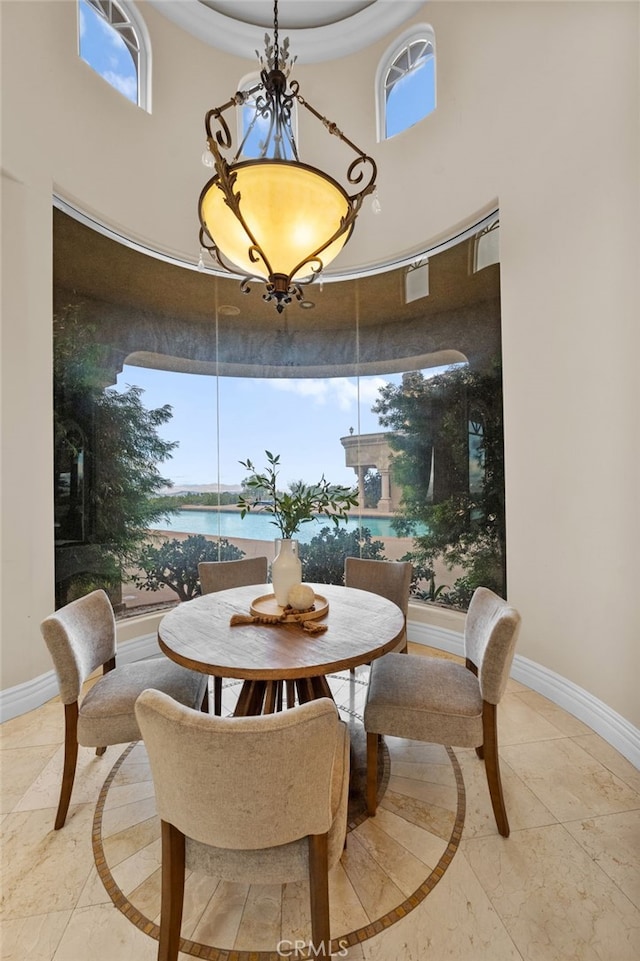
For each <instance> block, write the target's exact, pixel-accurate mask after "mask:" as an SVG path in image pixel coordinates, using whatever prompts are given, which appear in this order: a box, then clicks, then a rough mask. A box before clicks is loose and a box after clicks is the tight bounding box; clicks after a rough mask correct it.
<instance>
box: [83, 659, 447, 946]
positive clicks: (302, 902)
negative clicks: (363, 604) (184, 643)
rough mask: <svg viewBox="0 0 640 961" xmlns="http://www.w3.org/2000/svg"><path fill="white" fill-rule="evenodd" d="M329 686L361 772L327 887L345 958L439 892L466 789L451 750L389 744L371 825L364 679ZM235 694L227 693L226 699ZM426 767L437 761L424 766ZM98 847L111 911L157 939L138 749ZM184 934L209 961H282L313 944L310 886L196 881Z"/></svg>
mask: <svg viewBox="0 0 640 961" xmlns="http://www.w3.org/2000/svg"><path fill="white" fill-rule="evenodd" d="M330 684H331V687H332V691H333V693H334V697H335V698H336V703H337V704H338V707H339V708H340V712H341V715H342V717H343V718H344V720H345V721H346V722H347V724H348V725H349V728H350V732H351V740H352V772H353V774H355V778H353V777H352V784H353V783H354V781H355V790H354V792H353V797H352V798H351V799H350V808H349V836H348V843H347V847H346V849H345V851H344V854H343V856H342V858H341V861H340V863H339V864H338V865H336V867H335V868H334V869H333V870H332V872H331V874H330V879H329V884H330V903H331V930H332V934H333V938H334V940H333V950H334V952H336V953H337V952H338V951H339V950H341V949H343V950H344V949H346V948H347V947H349V948H351V947H353V946H356V945H358V944H360V943H362V942H364V941H366V940H367V939H369V938H371V937H372V936H374V935H376V934H378V933H380V932H381V931H383V930H385V929H387V928H389V927H390V926H391V925H393V924H394V923H395V922H397V921H399V920H400V919H401V918H404V917H406V916H407V914H409V913H410V912H411V911H412V910H413V909H414V908H415V907H417V905H419V904H420V903H421V902H422V901H423V900H424V899H425V898H426V897H427V895H428V894H429V893H430V891H432V890H433V888H434V887H435V886H436V884H437V883H438V882H439V881H440V879H441V878H442V877H443V875H444V874H445V872H446V870H447V868H448V867H449V865H450V864H451V861H452V859H453V857H454V855H455V853H456V851H457V849H458V846H459V844H460V840H461V836H462V830H463V826H464V816H465V793H464V783H463V779H462V773H461V770H460V765H459V763H458V760H457V758H456V756H455V754H454V752H453V751H451V750H450V749H446V748H444V747H440V746H439V745H422V744H418V742H415V744H413V752H414V754H415V758H416V760H418V759H419V760H420V763H419V764H416V763H413V762H412V760H411V754H410V753H409V754H407V744H409V745H410V746H411V744H412V742H406V741H405V742H399V741H398V742H396V739H393V738H388V739H386V741H385V750H384V751H383V752H382V756H381V763H380V769H379V783H380V790H379V797H380V807H379V809H378V813H377V815H376V817H375V819H370V818H367V817H366V812H365V808H364V795H363V787H364V773H365V767H366V764H365V752H364V746H365V736H364V731H363V729H362V724H361V720H360V718H361V713H362V708H363V702H364V695H365V693H366V675H365V674H362V673H360V674H358V675H356V677H355V678H354V677H350V676H349V675H348V674H344V675H336V676H335V677H332V678H330ZM233 686H234V685H233V683H229V685H226V686H225V697H226V698H228V699H229V700H230V699H231V697H232V696H233ZM427 755H428V757H427ZM396 757H397V762H396ZM425 760H427V761H429V762H431V763H429V764H428V765H426V766H425V764H424V761H425ZM354 767H355V771H354ZM416 772H418V774H417V776H416ZM425 772H427V773H426V775H425ZM92 842H93V850H94V859H95V863H96V868H97V871H98V874H99V876H100V879H101V881H102V883H103V884H104V886H105V889H106V891H107V893H108V894H109V897H110V898H111V900H112V901H113V903H114V904H115V906H116V907H117V908H118V910H119V911H121V912H122V914H124V915H125V917H126V918H128V920H129V921H131V922H132V923H133V924H134V925H136V927H137V928H139V929H140V930H141V931H143V932H144V933H145V934H147V935H149V936H150V937H151V938H155V939H157V938H158V936H159V927H158V922H159V913H160V824H159V819H158V818H157V816H156V813H155V804H154V796H153V783H152V780H151V772H150V769H149V766H148V761H147V756H146V751H145V748H144V745H143V744H142V743H141V742H136V743H133V744H130V745H129V746H128V747H127V748H126V749H125V750H124V751H123V753H122V754H121V756H120V757H119V758H118V759H117V761H116V763H115V764H114V766H113V768H112V770H111V772H110V773H109V775H108V777H107V779H106V781H105V783H104V785H103V787H102V790H101V792H100V795H99V798H98V802H97V805H96V811H95V817H94V823H93V835H92ZM182 934H183V940H182V943H181V946H180V950H181V951H182V952H184V953H185V954H188V955H192V956H194V957H198V958H203V959H208V961H282V957H283V955H282V952H281V953H280V954H278V952H277V950H276V949H275V948H276V945H277V944H278V942H280V941H281V940H283V941H284V942H285V943H286V944H287V945H289V944H293V943H295V942H298V943H302V942H308V940H309V937H310V918H309V912H308V885H307V883H306V882H300V883H297V884H287V885H283V886H280V885H274V886H266V885H251V886H250V885H243V884H232V883H230V882H223V881H217V880H216V879H215V878H209V877H205V876H203V875H199V876H197V875H195V874H191V875H190V876H188V877H187V879H186V883H185V912H184V919H183V926H182ZM303 956H304V955H301V954H296V957H303Z"/></svg>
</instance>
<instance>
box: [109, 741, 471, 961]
mask: <svg viewBox="0 0 640 961" xmlns="http://www.w3.org/2000/svg"><path fill="white" fill-rule="evenodd" d="M137 743H138V742H137V741H133V742H132V743H131V744H129V745H128V747H126V748H125V750H124V751H123V753H122V754H121V755H120V757H119V758H118V760H117V761H116V763H115V764H114V765H113V767H112V769H111V771H110V772H109V774H108V776H107V779H106V780H105V782H104V784H103V786H102V789H101V791H100V795H99V797H98V801H97V804H96V810H95V815H94V818H93V828H92V834H91V842H92V846H93V857H94V860H95V865H96V869H97V871H98V875H99V877H100V880H101V881H102V883H103V885H104V887H105V890H106V892H107V894H108V895H109V897H110V898H111V900H112V901H113V903H114V905H115V906H116V908H117V909H118V910H119V911H120V912H121V913H122V914H124V916H125V917H126V918H127V919H128V920H129V921H131V923H132V924H135V926H136V927H137V928H138V929H139V930H140V931H143V932H144V933H145V934H147V935H149V937H150V938H154V939H155V940H156V941H157V940H159V937H160V928H159V926H158V925H157V924H156V923H155V922H154V921H152V920H151V919H150V918H147V917H146V916H145V915H144V914H142V913H141V912H140V911H139V910H138V909H137V908H136V906H135V905H134V904H132V903H131V901H129V899H128V898H127V897H126V896H125V894H124V893H123V892H122V891H121V890H120V888H119V887H118V885H117V883H116V881H115V879H114V877H113V875H112V874H111V871H110V869H109V865H108V864H107V860H106V857H105V854H104V847H103V844H102V819H103V814H104V806H105V803H106V800H107V795H108V793H109V788H110V787H111V784H112V782H113V779H114V778H115V776H116V774H117V773H118V771H119V770H120V768H121V766H122V764H123V763H124V762H125V761H126V759H127V757H128V756H129V754H130V753H131V751H132V750H133V748H134V747H135V746H136V744H137ZM446 751H447V754H448V756H449V760H450V761H451V766H452V768H453V772H454V776H455V781H456V790H457V804H456V816H455V821H454V824H453V830H452V831H451V835H450V837H449V841H448V843H447V846H446V848H445V850H444V852H443V854H442V855H441V857H440V859H439V861H438V863H437V864H436V866H435V868H433V870H432V871H431V872H430V874H429V875H428V876H427V877H426V878H425V880H424V881H423V882H422V884H420V885H419V886H418V887H417V888H416V890H415V891H414V892H413V894H411V895H410V896H409V897H408V898H406V899H405V900H404V901H403V902H402V903H401V904H399V905H398V906H397V907H395V908H393V910H391V911H388V912H387V913H386V914H383V915H382V916H381V917H380V918H377V919H376V920H375V921H372V922H370V923H369V924H367V925H364V926H363V927H360V928H356V929H355V930H354V931H350V932H349V933H348V934H343V935H341V936H340V937H339V938H334V939H332V951H334V952H336V953H337V952H338V951H339V950H340V949H343V948H346V947H351V946H352V945H356V944H361V943H362V942H363V941H366V940H368V939H369V938H372V937H373V936H374V935H376V934H380V932H381V931H384V930H386V929H387V928H390V927H391V925H393V924H395V923H396V922H397V921H400V920H401V919H402V918H404V917H406V916H407V914H409V913H410V912H411V911H413V909H414V908H416V907H417V906H418V905H419V904H421V903H422V901H424V899H425V898H426V897H427V895H428V894H429V893H430V892H431V891H433V889H434V888H435V886H436V884H438V882H439V881H440V880H441V878H442V877H443V876H444V874H445V872H446V870H447V868H448V867H449V865H450V864H451V862H452V860H453V858H454V855H455V853H456V851H457V850H458V847H459V845H460V840H461V838H462V830H463V827H464V820H465V813H466V795H465V789H464V781H463V778H462V771H461V769H460V764H459V762H458V759H457V757H456V756H455V754H454V752H453V750H452V749H451V748H450V747H447V748H446ZM384 755H385V761H384V768H386V780H388V777H389V767H390V765H389V755H388V751H387V750H386V749H385V751H384ZM383 783H384V785H385V786H386V781H385V780H384V773H383ZM362 820H364V818H362V819H356V823H354V824H352V823H350V824H349V826H348V827H349V830H352V829H353V827H356V826H357V824H360V823H361V822H362ZM180 951H183V952H184V953H185V954H190V955H192V957H195V958H202V959H203V961H282V955H281V954H278V952H276V951H236V950H233V949H228V948H226V949H222V948H216V947H214V946H213V945H209V944H202V943H201V942H199V941H191V940H190V939H187V938H181V940H180ZM296 957H298V959H299V961H303V959H304V957H305V956H304V955H302V954H299V955H296ZM307 957H308V958H312V957H313V955H312V954H309V955H307Z"/></svg>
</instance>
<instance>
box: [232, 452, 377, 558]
mask: <svg viewBox="0 0 640 961" xmlns="http://www.w3.org/2000/svg"><path fill="white" fill-rule="evenodd" d="M265 454H266V456H267V463H268V466H267V468H266V470H265V471H264V472H263V473H259V472H258V471H257V470H256V467H255V465H254V464H253V463H252V461H250V460H249V458H247V460H246V461H242V460H241V461H240V464H241V465H242V466H243V467H245V468H246V469H247V470H248V471H250V474H249V477H248V478H247V479H246V480H245V481H244V483H243V487H244V493H242V494H240V495H239V497H238V503H237V506H238V507H239V508H240V516H241V517H245V515H246V514H248V513H249V512H250V511H252V510H257V511H260V512H262V513H264V514H271V515H273V520H272V521H271V523H272V524H274V525H275V526H276V527H277V528H278V530H279V531H280V536H281V537H282V538H284V539H288V538H291V537H293V536H294V535H295V534H297V532H298V531H299V530H300V527H301V525H302V524H307V523H308V522H309V521H312V520H315V518H316V517H326V518H327V519H328V520H330V521H331V522H332V523H333V524H335V526H336V527H338V525H339V524H340V521H343V520H346V519H347V518H348V516H349V508H350V507H357V504H358V491H357V489H356V488H354V487H353V488H352V487H343V486H342V485H341V484H330V483H329V481H327V480H325V477H324V474H323V475H322V477H321V478H320V480H319V481H318V483H317V484H305V483H304V481H301V480H300V481H294V482H293V483H292V484H290V485H289V490H288V491H284V492H283V491H279V490H278V469H277V468H278V467H279V466H280V455H279V454H272V453H271V451H268V450H266V451H265ZM258 498H259V499H258Z"/></svg>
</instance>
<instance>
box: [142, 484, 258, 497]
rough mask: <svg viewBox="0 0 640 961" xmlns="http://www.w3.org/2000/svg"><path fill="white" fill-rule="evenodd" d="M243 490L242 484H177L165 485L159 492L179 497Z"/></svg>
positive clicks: (232, 492) (231, 492)
mask: <svg viewBox="0 0 640 961" xmlns="http://www.w3.org/2000/svg"><path fill="white" fill-rule="evenodd" d="M241 490H242V486H241V485H240V484H180V485H178V484H176V486H175V487H163V488H162V490H161V491H159V493H160V494H161V495H162V496H164V495H169V496H171V495H173V496H174V497H178V496H179V495H180V494H218V493H222V492H224V491H228V492H229V493H230V494H236V493H238V492H239V491H241Z"/></svg>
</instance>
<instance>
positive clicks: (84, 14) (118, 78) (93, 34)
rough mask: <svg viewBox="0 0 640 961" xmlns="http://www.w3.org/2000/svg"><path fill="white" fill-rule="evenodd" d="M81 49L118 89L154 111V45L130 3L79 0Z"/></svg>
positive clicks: (88, 60)
mask: <svg viewBox="0 0 640 961" xmlns="http://www.w3.org/2000/svg"><path fill="white" fill-rule="evenodd" d="M78 53H79V55H80V57H81V58H82V59H83V60H84V61H85V63H87V64H89V66H90V67H92V69H93V70H95V72H96V73H97V74H99V75H100V76H101V77H102V78H103V79H104V80H106V81H107V83H108V84H110V85H111V86H112V87H113V88H114V89H115V90H117V91H118V92H119V93H121V94H122V95H123V97H126V98H127V100H130V101H131V102H132V103H135V104H137V105H138V106H139V107H142V108H143V109H144V110H147V111H148V112H149V113H150V112H151V74H150V69H151V46H150V43H149V35H148V33H147V29H146V26H145V24H144V22H143V20H142V19H141V18H140V16H139V14H138V13H137V12H136V11H135V10H134V9H133V6H132V5H131V4H129V3H126V2H124V0H122V2H119V3H115V2H114V0H78Z"/></svg>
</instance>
